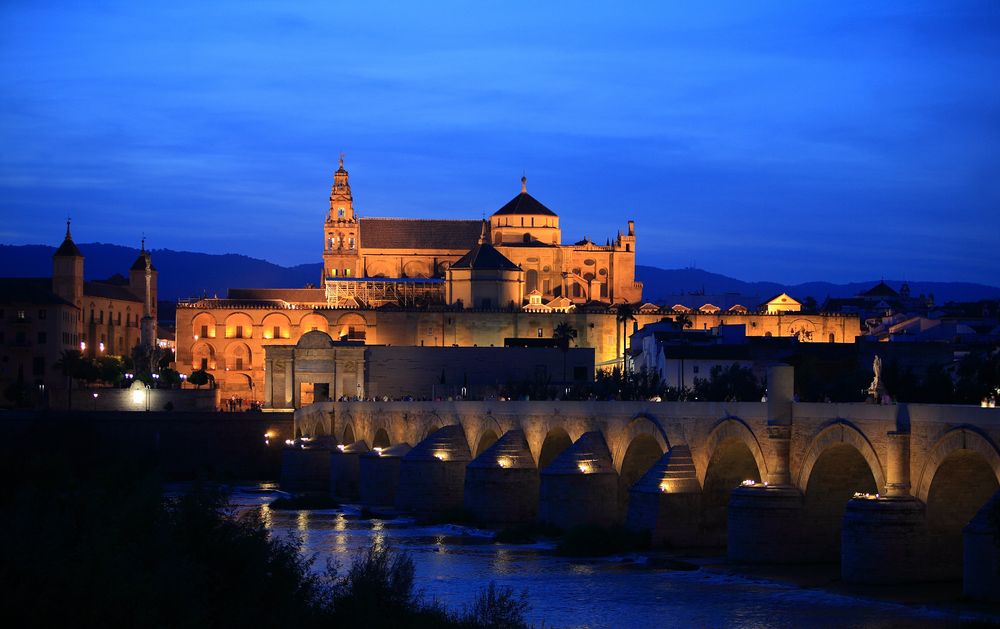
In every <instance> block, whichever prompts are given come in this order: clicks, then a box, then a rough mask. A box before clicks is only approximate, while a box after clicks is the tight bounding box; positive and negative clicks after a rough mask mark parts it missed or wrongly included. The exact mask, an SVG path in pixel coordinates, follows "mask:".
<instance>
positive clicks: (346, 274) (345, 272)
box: [344, 269, 351, 277]
mask: <svg viewBox="0 0 1000 629" xmlns="http://www.w3.org/2000/svg"><path fill="white" fill-rule="evenodd" d="M350 276H351V270H350V269H344V277H350Z"/></svg>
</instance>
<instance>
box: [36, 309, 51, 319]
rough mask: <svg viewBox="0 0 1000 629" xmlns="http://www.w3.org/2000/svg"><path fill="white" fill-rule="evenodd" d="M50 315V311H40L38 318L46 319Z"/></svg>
mask: <svg viewBox="0 0 1000 629" xmlns="http://www.w3.org/2000/svg"><path fill="white" fill-rule="evenodd" d="M48 314H49V311H48V310H39V311H38V318H39V319H44V318H45V317H46V316H48Z"/></svg>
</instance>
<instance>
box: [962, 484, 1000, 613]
mask: <svg viewBox="0 0 1000 629" xmlns="http://www.w3.org/2000/svg"><path fill="white" fill-rule="evenodd" d="M991 519H993V521H991ZM997 526H1000V491H998V492H997V493H995V494H993V497H992V498H990V499H989V500H988V501H987V502H986V504H985V505H984V506H983V508H982V509H980V510H979V512H978V513H976V516H975V517H974V518H972V521H970V522H969V524H968V525H966V527H965V529H964V530H963V532H962V538H963V539H962V541H963V549H962V551H963V555H964V556H963V561H962V591H963V593H964V594H965V595H966V596H968V597H969V598H972V599H976V600H980V601H990V602H993V603H1000V547H998V542H997V539H996V535H997V533H996V527H997Z"/></svg>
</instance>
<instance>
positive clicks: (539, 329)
mask: <svg viewBox="0 0 1000 629" xmlns="http://www.w3.org/2000/svg"><path fill="white" fill-rule="evenodd" d="M538 338H542V329H541V328H538Z"/></svg>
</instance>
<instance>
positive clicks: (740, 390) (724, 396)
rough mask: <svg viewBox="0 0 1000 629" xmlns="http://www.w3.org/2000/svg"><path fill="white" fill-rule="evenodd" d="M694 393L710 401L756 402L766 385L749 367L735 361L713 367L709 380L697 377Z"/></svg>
mask: <svg viewBox="0 0 1000 629" xmlns="http://www.w3.org/2000/svg"><path fill="white" fill-rule="evenodd" d="M694 394H695V398H696V399H698V400H706V401H709V402H755V401H757V400H759V399H760V398H761V396H762V395H764V387H763V386H762V385H761V384H760V382H759V381H758V380H757V377H756V376H754V375H753V371H752V370H751V369H750V368H749V367H740V366H739V365H738V364H736V363H733V364H732V365H730V366H729V367H723V366H722V365H716V366H714V367H712V370H711V371H710V372H709V378H708V379H707V380H705V379H702V378H695V381H694Z"/></svg>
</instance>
